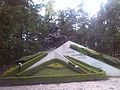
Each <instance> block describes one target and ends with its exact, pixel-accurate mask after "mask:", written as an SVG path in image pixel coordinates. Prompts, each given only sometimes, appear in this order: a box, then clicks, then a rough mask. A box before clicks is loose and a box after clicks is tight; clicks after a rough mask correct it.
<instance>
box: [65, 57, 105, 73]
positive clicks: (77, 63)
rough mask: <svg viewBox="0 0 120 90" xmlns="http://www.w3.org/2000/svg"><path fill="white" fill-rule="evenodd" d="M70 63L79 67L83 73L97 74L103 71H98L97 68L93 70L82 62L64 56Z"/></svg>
mask: <svg viewBox="0 0 120 90" xmlns="http://www.w3.org/2000/svg"><path fill="white" fill-rule="evenodd" d="M66 57H67V58H68V59H69V60H70V61H71V62H73V63H75V64H76V65H78V66H79V67H81V68H82V69H84V70H85V71H87V73H97V72H102V71H103V70H100V69H98V68H95V67H93V66H90V65H88V64H86V63H84V62H81V61H79V60H76V59H74V58H72V57H69V56H66Z"/></svg>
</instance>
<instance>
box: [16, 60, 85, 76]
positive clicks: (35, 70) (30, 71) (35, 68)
mask: <svg viewBox="0 0 120 90" xmlns="http://www.w3.org/2000/svg"><path fill="white" fill-rule="evenodd" d="M56 62H59V63H61V64H63V65H64V66H66V67H68V68H70V69H72V70H74V71H75V72H81V70H80V69H79V70H77V69H75V67H74V66H75V65H73V64H72V63H70V62H69V63H68V64H67V63H66V62H63V61H61V60H59V59H52V60H50V61H47V62H45V63H43V64H40V65H38V66H36V67H34V68H31V69H29V70H27V71H23V72H20V73H18V74H17V75H18V76H32V75H33V74H34V73H36V72H37V71H40V70H42V69H43V68H45V67H46V66H47V65H49V64H51V63H56ZM83 73H85V72H84V71H83Z"/></svg>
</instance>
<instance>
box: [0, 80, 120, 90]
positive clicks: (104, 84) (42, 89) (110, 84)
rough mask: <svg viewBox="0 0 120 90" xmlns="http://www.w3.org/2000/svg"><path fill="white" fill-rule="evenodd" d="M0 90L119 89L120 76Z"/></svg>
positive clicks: (1, 89)
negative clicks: (100, 79)
mask: <svg viewBox="0 0 120 90" xmlns="http://www.w3.org/2000/svg"><path fill="white" fill-rule="evenodd" d="M0 90H120V78H109V79H108V80H102V81H87V82H72V83H60V84H39V85H27V86H7V87H0Z"/></svg>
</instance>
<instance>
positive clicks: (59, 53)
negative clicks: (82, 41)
mask: <svg viewBox="0 0 120 90" xmlns="http://www.w3.org/2000/svg"><path fill="white" fill-rule="evenodd" d="M70 45H75V46H77V47H79V48H83V49H88V48H86V47H84V46H81V45H79V44H76V43H74V42H72V41H68V42H66V43H64V44H63V45H61V46H60V47H58V48H57V49H55V50H54V51H52V52H50V53H49V54H48V55H47V56H46V57H44V58H43V59H41V60H40V61H38V62H37V63H35V64H33V65H32V66H31V67H29V68H28V69H26V70H25V71H27V70H30V69H32V68H34V67H36V66H38V65H40V64H43V63H45V62H47V61H49V60H52V59H60V60H63V61H64V62H66V63H68V62H69V60H68V59H67V58H66V57H65V56H69V57H72V58H74V59H77V60H79V61H82V62H84V63H86V64H88V65H91V66H93V67H96V68H99V69H102V70H103V71H105V72H106V75H107V76H120V69H118V68H116V67H114V66H111V65H109V64H107V63H104V62H102V61H100V60H99V59H95V58H93V57H91V56H88V55H86V54H83V53H81V52H78V51H76V50H74V49H72V48H70ZM88 50H90V49H88ZM93 52H94V51H93ZM96 53H97V52H96Z"/></svg>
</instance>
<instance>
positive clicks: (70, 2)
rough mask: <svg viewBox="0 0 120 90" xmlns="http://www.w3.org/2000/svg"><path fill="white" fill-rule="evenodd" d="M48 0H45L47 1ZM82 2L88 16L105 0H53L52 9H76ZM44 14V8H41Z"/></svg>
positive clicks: (94, 12) (105, 0)
mask: <svg viewBox="0 0 120 90" xmlns="http://www.w3.org/2000/svg"><path fill="white" fill-rule="evenodd" d="M33 1H34V2H35V3H40V1H41V0H33ZM47 1H49V0H45V2H47ZM81 2H83V5H84V6H83V9H84V10H85V11H86V12H87V13H88V14H89V16H93V15H95V14H96V13H97V12H98V11H99V10H100V5H101V3H102V4H105V3H106V2H107V0H55V6H54V9H55V10H56V11H58V10H65V9H67V8H72V9H77V6H78V5H79V4H80V3H81ZM42 14H44V10H42Z"/></svg>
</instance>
